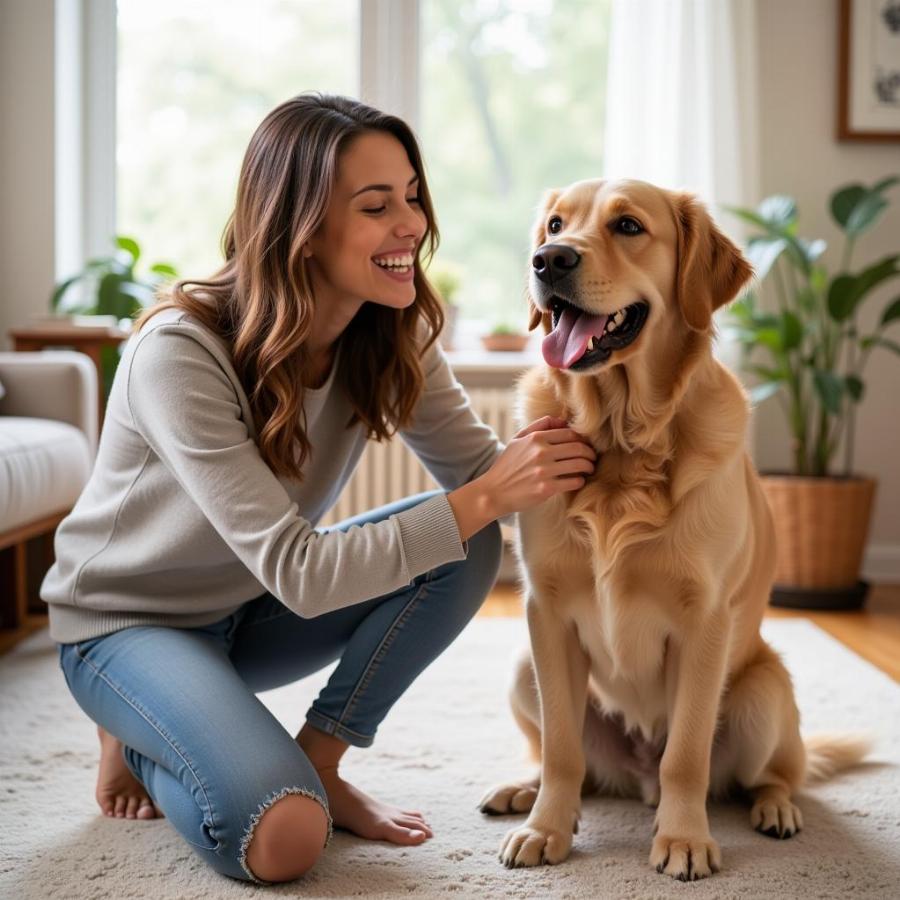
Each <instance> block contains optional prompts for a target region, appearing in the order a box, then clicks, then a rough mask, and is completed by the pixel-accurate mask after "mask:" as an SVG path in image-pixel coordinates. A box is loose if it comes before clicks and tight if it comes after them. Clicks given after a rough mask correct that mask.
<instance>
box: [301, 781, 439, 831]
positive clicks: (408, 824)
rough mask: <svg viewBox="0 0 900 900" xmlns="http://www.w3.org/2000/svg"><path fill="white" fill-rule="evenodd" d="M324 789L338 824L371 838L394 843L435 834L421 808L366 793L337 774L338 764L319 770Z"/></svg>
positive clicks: (329, 806) (338, 826)
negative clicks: (412, 808) (406, 807)
mask: <svg viewBox="0 0 900 900" xmlns="http://www.w3.org/2000/svg"><path fill="white" fill-rule="evenodd" d="M316 771H317V772H318V773H319V778H321V779H322V784H323V786H324V787H325V793H326V794H327V795H328V808H329V811H330V812H331V818H332V819H333V820H334V824H335V827H337V828H344V829H346V830H347V831H352V832H353V833H354V834H356V835H359V837H362V838H368V839H369V840H372V841H390V842H391V843H392V844H421V843H422V842H423V841H426V840H428V838H430V837H433V836H434V834H433V832H432V830H431V828H429V827H428V824H427V822H426V821H425V819H424V818H423V816H422V813H419V812H409V811H407V810H403V809H400V808H399V807H398V806H391V805H390V804H387V803H382V802H381V801H380V800H376V799H375V798H374V797H370V796H369V795H368V794H365V793H363V792H362V791H361V790H360V789H359V788H356V787H354V786H353V785H352V784H350V783H349V782H347V781H344V779H343V778H341V776H340V775H339V774H338V770H337V766H325V767H323V768H321V769H317V770H316Z"/></svg>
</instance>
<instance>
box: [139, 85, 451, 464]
mask: <svg viewBox="0 0 900 900" xmlns="http://www.w3.org/2000/svg"><path fill="white" fill-rule="evenodd" d="M371 131H381V132H385V133H388V134H391V135H393V136H394V137H396V138H397V140H398V141H400V143H401V144H402V145H403V147H404V148H405V150H406V154H407V156H408V157H409V162H410V164H411V165H412V167H413V169H414V170H415V172H416V174H417V175H418V177H419V197H420V200H421V208H422V210H423V212H424V213H425V219H426V223H427V227H426V230H425V235H424V238H423V240H422V242H421V243H420V245H419V251H418V252H417V255H416V260H415V268H414V277H413V284H414V285H415V288H416V300H415V303H413V304H412V305H411V306H408V307H407V308H405V309H402V310H397V309H391V308H388V307H384V306H379V305H377V304H375V303H365V304H363V306H362V307H361V308H360V310H359V312H358V313H357V314H356V316H355V317H354V318H353V320H352V321H351V322H350V324H349V325H348V327H347V328H346V329H345V331H344V333H343V334H342V335H341V338H340V344H341V352H340V354H339V357H338V362H337V365H338V370H337V372H336V373H335V375H336V378H337V379H338V381H339V382H340V383H341V384H342V385H343V387H344V389H345V390H346V393H347V395H348V397H349V399H350V402H351V404H352V406H353V410H354V412H353V415H352V417H351V419H350V421H349V422H348V423H347V424H348V427H350V426H352V425H355V424H356V423H357V422H362V424H363V425H364V426H365V429H366V434H367V436H368V437H370V438H374V439H376V440H379V441H380V440H384V439H387V438H389V437H390V436H391V435H392V434H393V433H394V432H395V431H396V430H397V429H398V428H401V427H403V426H404V425H405V424H407V423H408V422H409V420H410V419H411V417H412V413H413V410H414V408H415V405H416V403H417V401H418V399H419V397H420V395H421V393H422V388H423V384H424V380H425V379H424V373H423V370H422V365H421V362H420V359H421V357H422V353H423V351H424V350H425V349H426V348H427V347H429V346H430V345H431V344H432V343H433V342H434V341H435V340H436V339H437V336H438V333H439V332H440V330H441V326H442V325H443V321H444V316H443V309H442V306H441V303H440V300H439V299H438V296H437V294H436V293H435V292H434V290H433V289H432V287H431V286H430V285H429V283H428V281H427V279H426V278H425V275H424V273H423V268H422V262H423V260H422V257H423V256H424V257H425V262H426V263H427V261H428V260H429V259H430V258H431V256H432V255H433V254H434V251H435V249H436V248H437V242H438V230H437V224H436V222H435V217H434V209H433V207H432V203H431V197H430V195H429V193H428V186H427V184H426V182H425V172H424V166H423V164H422V157H421V154H420V152H419V147H418V144H417V143H416V139H415V136H414V135H413V133H412V131H411V130H410V128H409V126H407V125H406V123H405V122H403V121H402V120H401V119H398V118H397V117H396V116H391V115H387V114H386V113H382V112H380V111H378V110H376V109H373V108H372V107H370V106H366V105H365V104H363V103H359V102H358V101H356V100H352V99H349V98H347V97H338V96H331V95H325V94H318V93H304V94H300V95H299V96H297V97H294V98H293V99H291V100H288V101H287V102H285V103H282V104H281V105H280V106H278V107H276V108H275V109H274V110H272V112H271V113H269V115H267V116H266V118H265V119H264V120H263V121H262V123H261V124H260V126H259V127H258V128H257V129H256V132H255V133H254V135H253V137H252V138H251V140H250V145H249V146H248V148H247V152H246V154H245V156H244V161H243V164H242V166H241V175H240V180H239V182H238V189H237V200H236V203H235V209H234V212H233V213H232V214H231V217H230V218H229V220H228V224H227V225H226V228H225V233H224V236H223V250H224V253H225V265H224V266H223V267H222V268H221V269H220V270H219V271H218V272H216V273H215V274H214V275H213V276H212V277H211V278H209V279H207V280H205V281H197V280H193V279H189V280H183V281H177V282H175V283H174V285H172V287H171V288H169V290H168V292H167V293H166V294H164V295H163V296H162V297H161V302H160V303H158V304H157V305H155V306H153V307H151V308H150V309H148V310H145V311H144V312H143V313H142V314H141V316H140V317H139V319H138V320H137V322H136V324H135V329H138V328H140V327H141V325H143V324H144V322H146V321H147V319H149V318H150V317H151V316H153V315H155V314H156V313H157V312H159V311H160V310H162V309H166V308H172V307H174V308H178V309H183V310H184V311H185V312H187V313H189V314H190V315H191V316H192V317H194V318H195V319H197V320H199V321H200V322H201V323H202V324H203V325H205V326H206V327H207V328H209V329H211V330H212V331H214V332H216V333H217V334H218V335H220V336H221V337H222V338H223V339H224V340H225V341H226V343H227V344H228V346H229V347H230V349H231V355H232V360H233V362H234V367H235V370H236V372H237V374H238V376H239V377H240V379H241V383H242V385H243V387H244V390H245V391H246V393H247V396H248V398H249V400H250V407H251V409H252V411H253V418H254V423H255V425H256V430H257V435H258V436H257V443H258V446H259V452H260V454H261V456H262V458H263V459H264V460H265V462H266V463H267V464H268V466H269V467H270V468H271V469H272V471H273V472H275V473H276V474H278V475H284V476H286V477H288V478H292V479H296V480H298V481H300V480H302V469H303V464H304V462H305V461H306V459H307V458H308V456H309V454H310V452H311V444H310V441H309V438H308V437H307V434H306V420H305V417H304V415H303V394H304V388H303V384H304V376H305V375H306V374H307V370H308V366H309V358H308V353H307V352H306V350H305V348H304V342H305V341H306V339H307V337H308V336H309V333H310V329H311V327H312V320H313V308H314V303H315V298H314V296H313V292H312V284H311V281H310V277H309V273H308V271H307V268H306V262H305V260H304V257H303V254H302V252H301V250H302V247H303V245H304V244H305V243H306V241H308V240H309V238H310V237H312V235H313V234H315V232H316V230H317V229H318V228H319V226H320V225H321V224H322V221H323V219H324V218H325V212H326V210H327V208H328V204H329V201H330V199H331V195H332V190H333V187H334V183H335V178H336V176H337V166H338V162H339V158H340V155H341V153H342V152H343V151H344V150H346V149H347V147H348V146H349V144H350V142H351V141H352V140H353V139H354V138H355V137H358V136H359V135H361V134H364V133H366V132H371ZM423 341H424V343H423Z"/></svg>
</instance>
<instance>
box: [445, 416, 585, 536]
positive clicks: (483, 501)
mask: <svg viewBox="0 0 900 900" xmlns="http://www.w3.org/2000/svg"><path fill="white" fill-rule="evenodd" d="M596 460H597V453H596V451H595V450H594V448H593V447H592V446H591V445H590V444H588V443H587V441H586V440H585V439H584V438H583V437H581V435H579V434H578V433H577V432H575V431H573V430H572V429H571V428H568V427H567V426H566V422H565V420H564V419H557V418H553V417H552V416H544V418H542V419H538V420H537V421H535V422H532V423H531V424H530V425H528V426H526V427H525V428H523V429H522V430H521V431H519V432H518V433H517V434H516V435H515V437H513V439H512V440H511V441H510V442H509V444H508V445H507V447H506V449H505V450H504V451H503V453H501V454H500V456H498V457H497V459H496V460H495V462H494V464H493V465H492V466H491V468H490V469H488V471H487V472H485V473H484V475H482V476H480V477H479V478H476V479H475V480H474V481H471V482H469V483H468V484H466V485H463V487H461V488H458V489H457V490H455V491H451V492H450V494H449V495H448V497H447V499H448V500H449V501H450V506H451V508H452V509H453V512H454V514H455V516H456V521H457V524H458V525H459V529H460V536H461V538H462V540H466V539H467V538H469V537H470V536H471V535H472V534H474V533H475V532H476V531H479V530H480V529H481V528H483V527H484V526H485V525H487V524H488V522H492V521H493V520H494V519H499V518H501V517H502V516H505V515H508V514H509V513H513V512H521V511H522V510H525V509H529V508H530V507H532V506H536V505H537V504H538V503H543V501H544V500H547V499H549V498H550V497H553V496H555V495H556V494H560V493H563V492H564V491H577V490H578V489H579V488H580V487H582V486H583V485H584V483H585V480H586V477H587V476H588V475H590V474H591V473H592V472H593V471H594V465H595V463H596Z"/></svg>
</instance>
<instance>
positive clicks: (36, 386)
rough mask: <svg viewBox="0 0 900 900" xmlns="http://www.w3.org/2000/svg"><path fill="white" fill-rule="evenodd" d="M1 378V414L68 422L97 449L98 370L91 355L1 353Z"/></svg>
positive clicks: (48, 351)
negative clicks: (82, 433) (2, 390)
mask: <svg viewBox="0 0 900 900" xmlns="http://www.w3.org/2000/svg"><path fill="white" fill-rule="evenodd" d="M0 382H2V384H3V387H4V388H5V395H4V396H2V397H0V416H28V417H34V418H39V419H56V420H57V421H59V422H68V423H69V424H70V425H74V426H75V427H76V428H79V429H80V430H81V431H83V432H84V434H85V436H86V437H87V439H88V444H89V445H90V448H91V454H92V455H93V454H95V453H96V451H97V370H96V369H95V368H94V364H93V362H91V359H90V357H89V356H87V355H86V354H84V353H78V352H77V351H74V350H42V351H39V352H36V353H0ZM0 427H2V423H0Z"/></svg>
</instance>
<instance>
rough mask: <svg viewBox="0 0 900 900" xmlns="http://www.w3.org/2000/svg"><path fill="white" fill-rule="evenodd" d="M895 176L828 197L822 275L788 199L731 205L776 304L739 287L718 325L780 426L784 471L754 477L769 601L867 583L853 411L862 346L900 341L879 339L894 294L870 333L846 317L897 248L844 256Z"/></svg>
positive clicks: (866, 484) (896, 266)
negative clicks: (764, 531) (786, 452)
mask: <svg viewBox="0 0 900 900" xmlns="http://www.w3.org/2000/svg"><path fill="white" fill-rule="evenodd" d="M898 181H900V178H897V177H889V178H884V179H882V180H881V181H878V182H877V183H875V184H874V185H872V186H871V187H867V186H864V185H861V184H851V185H846V186H844V187H841V188H839V189H838V190H836V191H835V192H834V193H833V194H832V195H831V199H830V205H829V208H830V211H831V215H832V217H833V219H834V221H835V222H836V223H837V225H838V227H839V228H840V229H841V231H842V232H843V237H844V247H843V254H842V257H841V261H840V265H839V267H838V269H837V271H834V272H832V273H829V272H828V270H827V269H826V267H825V266H824V265H823V263H822V262H821V257H822V254H823V252H824V251H825V241H823V240H821V239H817V240H806V239H804V238H802V237H799V236H798V232H797V205H796V203H795V202H794V200H793V199H791V198H790V197H787V196H780V195H779V196H772V197H768V198H767V199H765V200H763V202H762V203H761V204H760V205H759V206H758V207H757V208H756V209H742V208H732V209H731V212H733V213H735V214H736V215H738V216H739V217H740V218H741V219H743V220H744V221H745V222H748V223H749V224H750V225H752V226H753V227H754V229H755V233H754V234H753V235H752V236H751V237H750V238H749V242H748V244H747V249H746V252H747V256H748V258H749V259H750V260H751V262H752V263H753V264H754V267H755V269H756V275H757V278H758V280H759V281H765V280H768V281H769V282H771V283H773V286H774V288H775V291H774V295H775V298H776V301H777V311H775V312H771V311H766V310H763V309H761V308H760V306H759V305H758V302H757V297H756V296H755V294H754V293H752V292H751V293H748V294H747V295H745V296H744V297H743V298H741V299H739V300H738V301H736V302H735V303H733V304H732V305H731V307H730V317H731V325H732V327H730V328H729V331H730V332H731V333H732V334H733V336H735V337H736V338H737V340H738V341H739V342H740V343H741V344H742V347H743V351H742V361H743V367H744V368H745V369H746V370H747V371H749V372H752V373H753V374H754V375H756V376H757V377H758V378H759V383H758V384H756V386H755V387H753V388H752V389H751V392H750V393H751V397H752V399H753V400H754V401H755V402H761V401H762V400H764V399H765V398H767V397H772V396H774V397H776V398H777V399H778V402H779V403H780V404H781V407H782V409H783V411H784V414H785V416H786V417H787V423H788V426H789V428H790V433H791V449H792V456H793V469H792V471H791V472H789V473H783V474H778V473H772V474H765V473H764V474H763V479H762V480H763V489H764V490H765V493H766V496H767V498H768V501H769V504H770V506H771V507H772V512H773V515H774V518H775V528H776V537H777V548H778V549H777V554H778V563H777V569H776V575H775V589H774V591H773V595H772V602H773V603H774V604H776V605H782V606H803V607H816V608H853V607H858V606H860V605H862V603H863V601H864V599H865V595H866V592H867V589H868V585H867V584H866V583H865V582H863V581H860V579H859V570H860V566H861V563H862V556H863V552H864V550H865V544H866V536H867V533H868V527H869V519H870V516H871V508H872V503H873V498H874V495H875V489H876V481H875V479H874V478H872V477H869V476H867V475H863V474H861V473H858V472H856V470H855V469H854V464H853V452H854V443H855V439H856V420H855V411H856V406H857V404H859V403H860V402H861V401H862V400H863V397H864V396H865V382H864V381H863V374H864V369H865V365H866V363H867V362H868V359H869V356H870V354H871V353H872V352H873V351H875V350H886V351H889V352H892V353H896V354H898V355H900V343H898V342H897V341H895V340H892V339H891V338H889V337H886V336H885V331H886V330H887V329H888V328H889V326H891V325H892V324H893V323H896V322H897V321H898V320H900V297H897V298H896V299H894V300H893V301H891V302H889V303H888V304H887V306H886V307H885V309H884V310H883V312H882V313H881V316H880V318H879V320H878V324H877V325H876V326H875V328H874V329H873V330H871V331H868V330H867V331H866V332H865V333H862V332H861V331H860V329H859V326H858V322H857V314H858V312H859V308H860V306H861V304H862V302H863V301H864V300H865V299H866V298H867V297H868V296H869V295H870V294H871V292H872V291H873V290H874V289H875V288H876V287H878V286H879V285H882V284H884V283H885V282H887V281H888V280H889V279H892V278H895V277H896V276H897V275H898V274H900V253H898V254H890V255H888V256H886V257H884V258H883V259H879V260H876V261H874V262H871V263H868V264H866V265H863V266H861V267H860V266H855V265H854V264H853V251H854V248H855V245H856V242H857V240H858V239H859V237H860V235H862V234H863V233H864V232H866V231H868V230H869V229H871V228H872V227H873V226H874V225H875V224H876V223H877V221H878V219H879V218H880V216H881V214H882V213H883V211H884V209H885V208H886V207H887V206H888V202H889V201H888V199H887V197H886V193H887V191H888V189H889V188H891V187H892V186H893V185H895V184H896V183H897V182H898ZM759 354H762V355H763V360H762V361H760V360H759ZM840 448H843V462H842V465H841V466H838V460H837V454H838V451H839V449H840Z"/></svg>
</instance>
